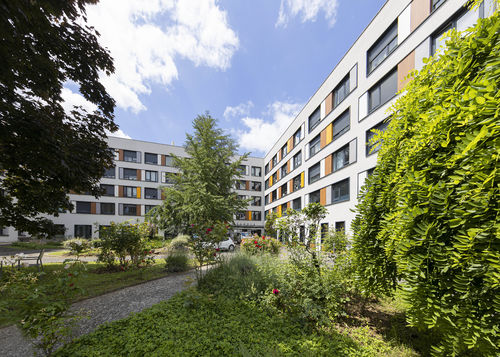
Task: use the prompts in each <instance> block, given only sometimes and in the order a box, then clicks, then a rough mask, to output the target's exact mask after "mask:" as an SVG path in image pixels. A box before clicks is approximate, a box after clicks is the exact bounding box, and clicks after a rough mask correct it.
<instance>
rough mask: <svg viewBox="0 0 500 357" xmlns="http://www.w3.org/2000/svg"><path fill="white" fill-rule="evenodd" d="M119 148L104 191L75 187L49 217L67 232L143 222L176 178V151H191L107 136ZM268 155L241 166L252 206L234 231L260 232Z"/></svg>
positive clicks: (81, 233)
mask: <svg viewBox="0 0 500 357" xmlns="http://www.w3.org/2000/svg"><path fill="white" fill-rule="evenodd" d="M108 145H109V147H110V148H111V149H112V150H113V152H114V155H115V157H114V160H115V167H113V168H111V169H108V170H106V172H105V174H104V176H103V178H102V179H101V182H100V185H101V188H102V192H103V194H102V196H101V197H100V198H99V199H96V198H95V197H94V196H91V195H89V194H77V193H74V192H70V194H69V197H70V200H71V202H72V203H73V205H74V209H73V211H72V212H62V213H61V214H60V215H59V216H58V217H50V218H51V219H52V220H53V222H54V223H55V224H57V225H59V226H60V227H61V228H63V227H64V230H65V236H66V237H86V238H91V237H94V238H97V237H98V236H99V233H98V230H99V227H100V226H106V225H109V224H110V222H124V221H132V222H137V221H139V222H142V221H144V217H145V215H146V214H147V213H148V212H149V211H150V210H151V209H152V208H153V207H155V206H157V205H159V204H161V200H162V198H164V197H163V192H162V189H161V187H162V186H169V185H171V184H172V174H178V170H177V169H176V168H174V167H173V157H172V154H174V155H176V156H180V157H186V156H187V154H186V152H185V150H184V148H183V147H181V146H174V145H165V144H158V143H151V142H145V141H140V140H132V139H123V138H116V137H109V138H108ZM263 162H264V161H263V159H262V158H254V157H249V158H247V160H246V161H245V162H244V163H243V165H242V166H241V170H242V177H241V180H239V181H238V183H237V187H235V191H236V192H237V194H238V195H239V196H240V197H241V198H242V199H249V200H250V201H249V205H248V209H247V210H245V211H243V212H238V214H237V216H236V217H235V223H234V226H233V232H234V233H242V232H249V233H259V234H261V233H262V232H263V228H264V202H263V201H264V191H263ZM0 233H1V235H0V241H15V240H18V238H19V237H22V236H23V235H24V233H23V232H17V231H16V230H14V228H12V227H8V228H3V229H2V230H1V231H0Z"/></svg>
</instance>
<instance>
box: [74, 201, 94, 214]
mask: <svg viewBox="0 0 500 357" xmlns="http://www.w3.org/2000/svg"><path fill="white" fill-rule="evenodd" d="M82 204H85V206H86V205H87V204H88V211H87V210H84V212H82V210H81V208H82ZM75 213H77V214H92V203H91V202H89V201H76V202H75Z"/></svg>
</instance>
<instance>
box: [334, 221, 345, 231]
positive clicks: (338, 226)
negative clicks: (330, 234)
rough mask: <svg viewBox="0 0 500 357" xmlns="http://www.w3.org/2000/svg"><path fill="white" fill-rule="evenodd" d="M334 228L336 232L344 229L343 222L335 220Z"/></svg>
mask: <svg viewBox="0 0 500 357" xmlns="http://www.w3.org/2000/svg"><path fill="white" fill-rule="evenodd" d="M335 230H336V231H337V232H340V231H345V222H335Z"/></svg>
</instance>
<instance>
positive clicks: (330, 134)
mask: <svg viewBox="0 0 500 357" xmlns="http://www.w3.org/2000/svg"><path fill="white" fill-rule="evenodd" d="M325 130H326V145H328V144H330V143H331V142H332V140H333V123H330V124H329V125H328V126H327V127H326V129H325Z"/></svg>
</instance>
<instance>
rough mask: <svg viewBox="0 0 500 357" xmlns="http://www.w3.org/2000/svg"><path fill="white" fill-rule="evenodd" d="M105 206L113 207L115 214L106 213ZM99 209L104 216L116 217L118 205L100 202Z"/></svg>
mask: <svg viewBox="0 0 500 357" xmlns="http://www.w3.org/2000/svg"><path fill="white" fill-rule="evenodd" d="M103 205H110V206H109V207H113V212H112V213H104V212H103V209H102V208H103ZM104 207H105V206H104ZM99 208H100V211H99V213H100V214H102V215H107V216H114V215H115V214H116V204H115V203H114V202H100V206H99Z"/></svg>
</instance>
